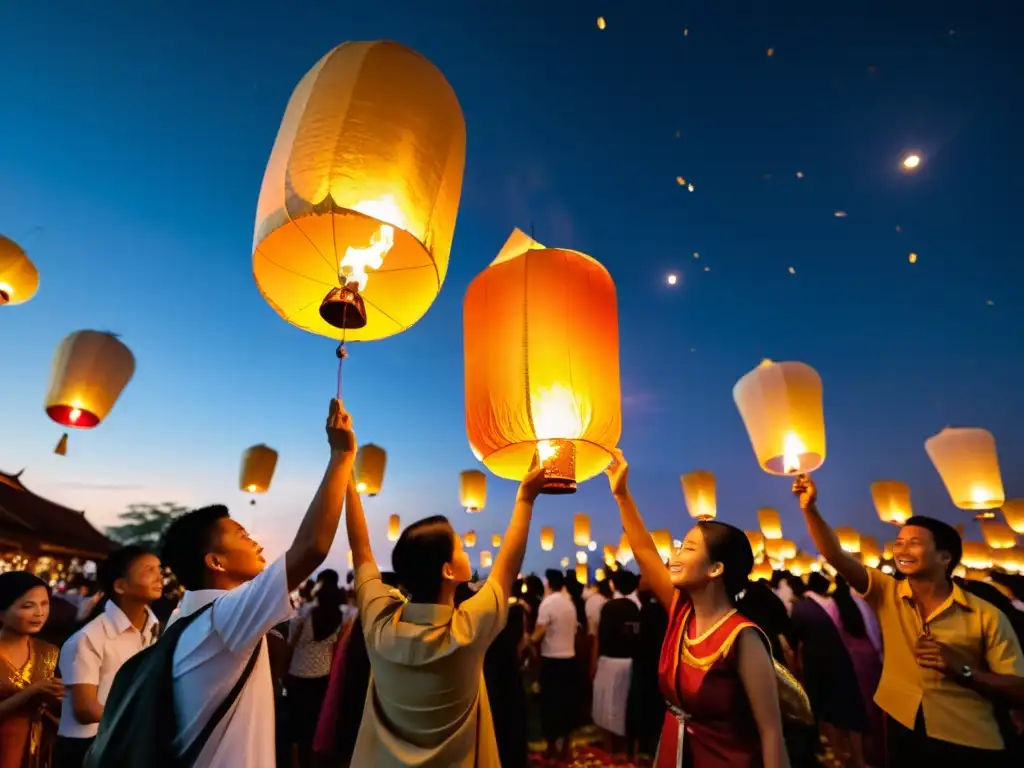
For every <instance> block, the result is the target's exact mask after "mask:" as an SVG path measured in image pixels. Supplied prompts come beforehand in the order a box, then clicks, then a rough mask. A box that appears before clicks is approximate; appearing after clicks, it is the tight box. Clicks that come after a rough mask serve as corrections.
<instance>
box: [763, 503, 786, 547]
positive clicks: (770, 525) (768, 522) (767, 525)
mask: <svg viewBox="0 0 1024 768" xmlns="http://www.w3.org/2000/svg"><path fill="white" fill-rule="evenodd" d="M757 524H758V526H759V527H760V528H761V533H763V534H764V537H765V538H766V539H781V538H782V518H780V517H779V510H777V509H772V508H771V507H761V509H759V510H757Z"/></svg>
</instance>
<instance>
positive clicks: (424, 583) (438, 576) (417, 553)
mask: <svg viewBox="0 0 1024 768" xmlns="http://www.w3.org/2000/svg"><path fill="white" fill-rule="evenodd" d="M454 555H455V531H454V529H453V528H452V525H451V523H449V522H448V518H447V517H445V516H444V515H434V516H432V517H427V518H424V519H423V520H417V521H416V522H415V523H413V524H412V525H410V526H408V527H407V528H406V529H405V530H404V531H402V535H401V536H399V537H398V541H397V542H395V548H394V549H393V550H392V552H391V567H392V568H394V570H395V575H396V576H397V577H398V582H399V583H400V584H401V585H402V589H404V590H405V592H406V593H407V594H408V595H409V600H410V601H411V602H413V603H436V602H437V599H438V597H439V596H440V594H441V585H442V584H443V583H444V576H443V575H442V573H441V569H442V568H443V567H444V564H445V563H450V562H451V561H452V557H453V556H454Z"/></svg>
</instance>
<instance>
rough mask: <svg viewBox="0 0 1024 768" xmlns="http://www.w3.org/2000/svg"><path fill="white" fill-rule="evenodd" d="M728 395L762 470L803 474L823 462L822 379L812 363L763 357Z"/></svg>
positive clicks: (779, 473) (823, 415)
mask: <svg viewBox="0 0 1024 768" xmlns="http://www.w3.org/2000/svg"><path fill="white" fill-rule="evenodd" d="M732 396H733V399H734V400H735V401H736V407H737V408H738V409H739V412H740V416H741V417H742V419H743V424H744V426H745V427H746V428H747V434H748V435H749V436H750V442H751V444H752V445H753V447H754V454H755V455H756V456H757V463H758V464H760V465H761V469H763V470H764V471H765V472H768V473H769V474H772V475H796V474H805V473H808V472H813V471H814V470H816V469H817V468H818V467H820V466H821V465H822V464H823V463H824V462H825V412H824V408H823V406H822V388H821V377H820V376H819V375H818V372H817V371H815V370H814V369H813V368H811V366H809V365H806V364H804V363H793V362H790V363H774V362H772V361H771V360H764V361H763V362H762V363H761V364H760V365H759V366H758V367H757V368H755V369H754V370H752V371H751V372H750V373H748V374H747V375H746V376H744V377H743V378H742V379H740V380H739V381H738V382H736V386H735V387H733V390H732Z"/></svg>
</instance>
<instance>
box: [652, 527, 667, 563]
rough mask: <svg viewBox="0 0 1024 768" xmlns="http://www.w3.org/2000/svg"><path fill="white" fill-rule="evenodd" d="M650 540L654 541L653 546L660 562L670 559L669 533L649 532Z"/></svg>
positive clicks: (661, 531)
mask: <svg viewBox="0 0 1024 768" xmlns="http://www.w3.org/2000/svg"><path fill="white" fill-rule="evenodd" d="M651 539H653V540H654V546H655V548H657V550H658V557H660V558H661V561H662V562H665V561H666V560H668V559H669V558H670V557H672V534H671V533H670V532H669V531H666V530H660V531H651Z"/></svg>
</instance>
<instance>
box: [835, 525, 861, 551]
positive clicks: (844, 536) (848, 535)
mask: <svg viewBox="0 0 1024 768" xmlns="http://www.w3.org/2000/svg"><path fill="white" fill-rule="evenodd" d="M836 538H838V539H839V546H840V547H842V548H843V551H844V552H849V553H850V554H851V555H856V554H857V553H858V552H860V533H858V532H857V530H856V529H854V528H849V527H847V526H840V527H838V528H836Z"/></svg>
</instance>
